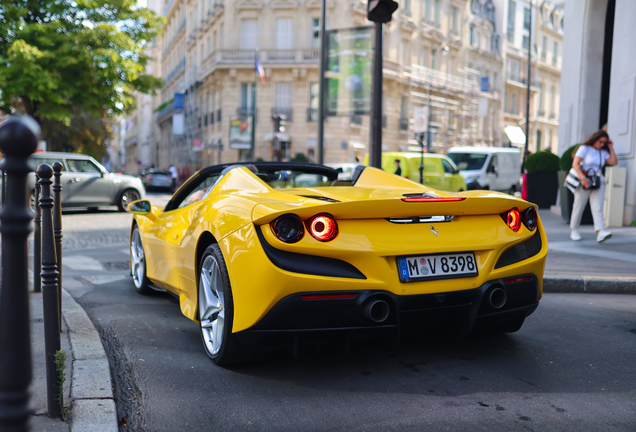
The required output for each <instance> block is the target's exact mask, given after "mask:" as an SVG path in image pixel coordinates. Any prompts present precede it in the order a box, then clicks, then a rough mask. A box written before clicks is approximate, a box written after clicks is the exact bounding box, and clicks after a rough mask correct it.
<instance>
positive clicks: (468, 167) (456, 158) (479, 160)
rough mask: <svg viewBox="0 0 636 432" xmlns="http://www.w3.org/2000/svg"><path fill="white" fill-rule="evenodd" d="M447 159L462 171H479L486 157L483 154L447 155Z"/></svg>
mask: <svg viewBox="0 0 636 432" xmlns="http://www.w3.org/2000/svg"><path fill="white" fill-rule="evenodd" d="M448 157H449V158H451V160H452V161H453V162H455V165H457V168H459V169H460V170H464V171H472V170H480V169H482V168H483V166H484V164H485V163H486V159H488V155H487V154H483V153H459V152H458V153H449V154H448Z"/></svg>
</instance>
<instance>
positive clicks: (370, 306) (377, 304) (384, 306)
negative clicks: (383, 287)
mask: <svg viewBox="0 0 636 432" xmlns="http://www.w3.org/2000/svg"><path fill="white" fill-rule="evenodd" d="M389 312H390V308H389V304H388V303H387V302H385V301H384V300H372V301H370V302H369V303H367V305H366V306H365V307H364V312H363V314H364V317H365V318H366V319H368V320H371V321H373V322H377V323H381V322H384V321H386V319H387V318H388V317H389Z"/></svg>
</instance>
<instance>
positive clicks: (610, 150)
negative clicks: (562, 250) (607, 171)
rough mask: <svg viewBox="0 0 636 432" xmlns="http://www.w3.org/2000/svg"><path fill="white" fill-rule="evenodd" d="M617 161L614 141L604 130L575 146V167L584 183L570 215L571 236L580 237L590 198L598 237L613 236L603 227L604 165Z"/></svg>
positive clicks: (613, 163) (600, 239)
mask: <svg viewBox="0 0 636 432" xmlns="http://www.w3.org/2000/svg"><path fill="white" fill-rule="evenodd" d="M617 163H618V158H617V157H616V153H614V143H613V142H612V140H611V139H610V138H609V135H608V134H607V132H605V131H604V130H600V131H598V132H594V133H593V134H592V135H591V136H590V137H589V138H588V139H587V140H586V141H585V142H584V143H582V144H580V145H579V146H578V147H577V148H576V149H575V150H574V162H573V163H572V168H574V170H575V171H576V173H577V175H578V177H579V180H580V182H581V184H580V186H579V187H578V188H577V189H576V191H575V192H574V205H573V206H572V216H571V217H570V230H571V232H570V238H571V239H572V240H574V241H578V240H581V234H579V225H581V216H582V215H583V209H584V208H585V205H586V204H587V201H588V200H590V207H591V209H592V218H593V219H594V229H595V230H596V241H598V242H599V243H601V242H603V241H605V240H607V239H608V238H610V237H611V236H612V233H611V232H609V231H606V230H604V229H603V227H604V221H603V199H604V196H605V177H604V176H603V172H602V169H603V166H604V165H616V164H617ZM595 176H597V178H595Z"/></svg>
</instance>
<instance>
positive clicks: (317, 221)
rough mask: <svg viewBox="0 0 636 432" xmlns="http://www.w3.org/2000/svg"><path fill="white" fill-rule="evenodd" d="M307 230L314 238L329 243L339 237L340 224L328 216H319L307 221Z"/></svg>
mask: <svg viewBox="0 0 636 432" xmlns="http://www.w3.org/2000/svg"><path fill="white" fill-rule="evenodd" d="M307 229H308V230H309V234H311V236H312V237H313V238H315V239H316V240H318V241H321V242H328V241H331V240H333V239H335V238H336V236H337V235H338V224H337V223H336V221H335V219H334V218H333V217H331V215H328V214H319V215H316V216H314V217H312V218H311V219H309V220H308V221H307Z"/></svg>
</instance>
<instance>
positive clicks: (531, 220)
mask: <svg viewBox="0 0 636 432" xmlns="http://www.w3.org/2000/svg"><path fill="white" fill-rule="evenodd" d="M521 219H522V220H523V224H524V225H525V226H526V228H528V229H529V230H530V231H534V230H535V229H536V228H537V220H538V216H537V211H536V210H535V208H534V207H528V208H527V209H525V210H524V212H523V213H522V214H521Z"/></svg>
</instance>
